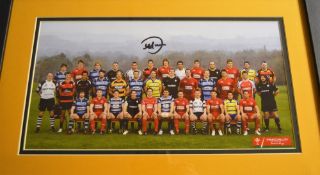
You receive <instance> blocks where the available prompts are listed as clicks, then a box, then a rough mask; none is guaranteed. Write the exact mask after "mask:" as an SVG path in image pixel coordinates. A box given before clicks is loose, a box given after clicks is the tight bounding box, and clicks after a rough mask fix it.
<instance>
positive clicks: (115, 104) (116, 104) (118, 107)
mask: <svg viewBox="0 0 320 175" xmlns="http://www.w3.org/2000/svg"><path fill="white" fill-rule="evenodd" d="M122 104H124V100H123V99H122V98H118V99H115V98H110V100H109V105H110V112H111V113H113V114H115V113H116V114H119V113H120V112H122Z"/></svg>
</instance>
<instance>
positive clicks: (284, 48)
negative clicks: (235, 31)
mask: <svg viewBox="0 0 320 175" xmlns="http://www.w3.org/2000/svg"><path fill="white" fill-rule="evenodd" d="M42 21H257V22H260V21H272V22H278V24H279V32H280V39H281V46H282V51H283V57H284V66H285V67H284V68H285V72H286V79H287V86H288V98H289V103H290V112H291V122H292V126H293V128H292V129H293V130H294V133H293V136H294V142H295V148H282V149H281V148H274V149H254V148H252V149H203V150H201V149H190V150H188V149H163V150H159V149H155V150H152V149H144V150H143V149H130V150H121V149H120V150H116V149H115V150H110V149H108V150H103V149H99V150H94V149H92V150H90V149H88V150H85V149H84V150H72V149H70V150H68V149H66V150H63V149H58V150H52V149H47V150H46V149H43V150H42V149H40V150H39V149H38V150H37V149H24V146H25V141H26V140H25V137H26V128H27V120H28V109H29V98H30V95H31V89H32V87H31V86H32V81H33V77H31V76H32V75H33V71H34V66H35V64H34V63H35V60H36V58H35V57H36V50H37V43H38V36H39V35H38V34H39V28H40V23H41V22H42ZM289 65H290V64H289V56H288V50H287V43H286V36H285V28H284V22H283V18H281V17H90V18H86V17H82V18H81V17H80V18H37V22H36V30H35V33H34V41H33V49H32V60H31V66H30V70H29V82H28V89H27V98H26V102H25V106H24V117H23V125H22V132H21V138H20V145H19V154H22V155H23V154H44V155H45V154H49V155H50V154H52V155H54V154H113V155H114V154H118V155H123V154H255V153H301V143H300V135H299V128H298V121H297V114H296V108H295V100H294V96H293V86H292V77H291V71H290V66H289Z"/></svg>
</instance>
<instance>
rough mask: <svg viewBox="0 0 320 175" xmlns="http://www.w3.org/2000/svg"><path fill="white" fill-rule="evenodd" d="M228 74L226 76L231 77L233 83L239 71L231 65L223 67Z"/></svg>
mask: <svg viewBox="0 0 320 175" xmlns="http://www.w3.org/2000/svg"><path fill="white" fill-rule="evenodd" d="M224 69H225V70H226V72H227V74H228V77H229V78H231V79H233V80H234V81H235V83H237V81H238V79H239V77H240V71H239V69H238V68H236V67H232V68H227V67H225V68H224Z"/></svg>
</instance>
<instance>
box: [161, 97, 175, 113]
mask: <svg viewBox="0 0 320 175" xmlns="http://www.w3.org/2000/svg"><path fill="white" fill-rule="evenodd" d="M172 102H173V98H172V96H168V97H166V98H165V97H163V96H162V97H160V98H159V99H158V104H160V105H161V112H170V108H171V104H172Z"/></svg>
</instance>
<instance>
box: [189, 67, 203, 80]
mask: <svg viewBox="0 0 320 175" xmlns="http://www.w3.org/2000/svg"><path fill="white" fill-rule="evenodd" d="M203 74H204V69H203V68H201V67H194V68H192V69H191V76H192V77H193V78H194V79H196V80H197V81H199V80H200V79H201V78H203Z"/></svg>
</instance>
